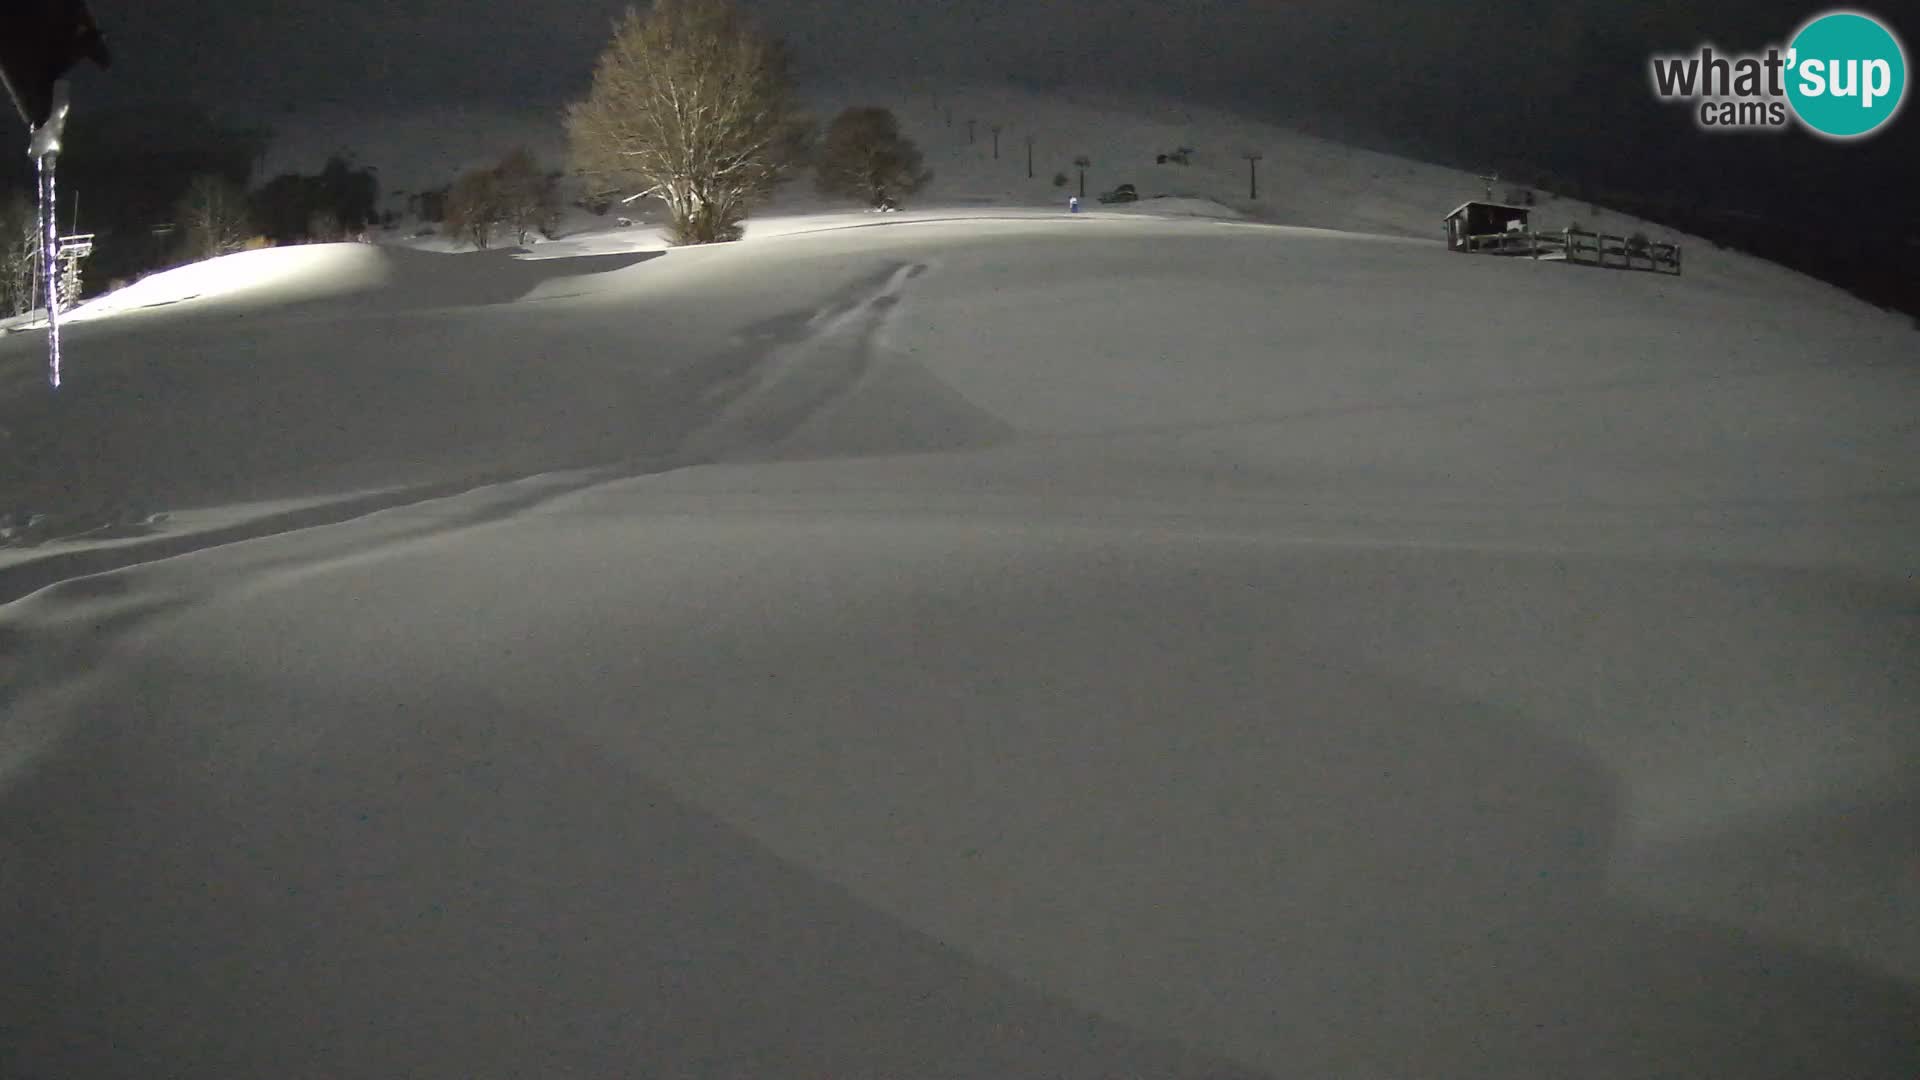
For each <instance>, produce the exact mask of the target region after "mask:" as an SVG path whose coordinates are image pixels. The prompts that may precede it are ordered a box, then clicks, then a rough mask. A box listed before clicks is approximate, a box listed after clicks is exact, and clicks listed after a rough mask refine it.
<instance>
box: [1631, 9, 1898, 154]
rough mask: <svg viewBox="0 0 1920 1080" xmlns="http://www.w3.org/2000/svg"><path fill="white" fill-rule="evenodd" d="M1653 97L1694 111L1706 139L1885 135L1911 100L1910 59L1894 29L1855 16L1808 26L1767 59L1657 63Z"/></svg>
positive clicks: (1704, 54)
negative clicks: (1727, 134) (1802, 132)
mask: <svg viewBox="0 0 1920 1080" xmlns="http://www.w3.org/2000/svg"><path fill="white" fill-rule="evenodd" d="M1650 68H1651V75H1652V78H1653V92H1654V94H1655V95H1656V96H1657V97H1659V98H1661V99H1662V100H1666V101H1684V102H1688V103H1689V104H1690V105H1691V106H1692V107H1693V115H1694V122H1695V123H1696V124H1698V125H1699V126H1700V127H1701V128H1702V129H1704V130H1708V131H1764V130H1770V129H1771V130H1778V129H1783V128H1786V127H1787V126H1788V125H1789V124H1791V123H1793V122H1795V121H1798V122H1799V123H1800V125H1801V126H1802V127H1805V128H1806V129H1807V130H1808V131H1811V132H1813V133H1814V134H1816V135H1820V136H1823V137H1825V138H1829V139H1857V138H1862V137H1864V136H1867V135H1872V134H1874V133H1875V132H1878V131H1881V130H1883V129H1884V128H1885V127H1886V126H1887V124H1888V123H1890V122H1891V121H1892V120H1893V117H1894V114H1896V113H1898V112H1899V111H1900V106H1901V104H1902V102H1903V101H1904V100H1905V98H1906V92H1907V56H1906V51H1905V50H1904V49H1902V48H1901V45H1900V39H1899V38H1898V37H1896V36H1895V35H1894V32H1893V28H1892V27H1890V26H1888V25H1887V24H1886V23H1885V22H1882V21H1881V20H1879V19H1876V18H1874V17H1873V16H1871V15H1863V14H1861V13H1859V12H1857V11H1830V12H1828V13H1826V14H1825V15H1820V16H1818V17H1816V18H1814V19H1811V20H1809V21H1808V22H1807V23H1806V24H1805V25H1803V26H1801V27H1800V29H1799V30H1798V31H1796V32H1795V33H1794V35H1793V38H1792V40H1791V41H1790V42H1789V43H1788V44H1787V45H1786V46H1785V47H1781V46H1778V45H1775V46H1772V47H1770V48H1768V49H1767V50H1766V51H1765V52H1763V53H1739V54H1726V53H1721V52H1719V51H1717V50H1715V49H1714V48H1713V46H1711V45H1703V46H1701V47H1700V50H1699V51H1698V52H1697V53H1692V54H1687V55H1674V56H1656V57H1654V58H1653V60H1652V61H1651V64H1650Z"/></svg>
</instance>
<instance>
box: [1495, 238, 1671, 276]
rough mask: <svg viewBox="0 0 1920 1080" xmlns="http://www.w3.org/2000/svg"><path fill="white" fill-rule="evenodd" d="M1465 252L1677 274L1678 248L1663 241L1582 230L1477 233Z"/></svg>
mask: <svg viewBox="0 0 1920 1080" xmlns="http://www.w3.org/2000/svg"><path fill="white" fill-rule="evenodd" d="M1466 250H1467V251H1471V252H1476V253H1481V254H1488V255H1523V256H1530V257H1532V258H1535V259H1565V260H1566V261H1567V262H1577V263H1584V264H1586V265H1588V266H1602V267H1610V268H1612V269H1617V270H1650V271H1653V272H1654V273H1659V274H1678V273H1680V245H1679V244H1670V243H1666V242H1664V241H1657V240H1646V241H1639V242H1636V241H1635V240H1634V239H1633V238H1632V237H1627V236H1614V235H1612V234H1610V233H1596V232H1588V231H1586V230H1585V229H1562V230H1560V231H1559V232H1557V233H1556V232H1545V233H1536V232H1526V231H1514V232H1498V233H1481V234H1479V235H1477V236H1469V237H1467V238H1466Z"/></svg>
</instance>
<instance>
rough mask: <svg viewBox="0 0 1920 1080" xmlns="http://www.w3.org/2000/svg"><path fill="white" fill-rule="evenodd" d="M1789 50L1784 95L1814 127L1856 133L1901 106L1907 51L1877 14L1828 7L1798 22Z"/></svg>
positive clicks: (1846, 135) (1841, 134)
mask: <svg viewBox="0 0 1920 1080" xmlns="http://www.w3.org/2000/svg"><path fill="white" fill-rule="evenodd" d="M1788 50H1789V51H1788V64H1789V65H1790V66H1789V68H1788V72H1787V100H1788V101H1789V102H1791V103H1792V105H1793V111H1794V113H1795V115H1797V116H1799V117H1800V122H1801V123H1803V124H1805V125H1807V127H1809V128H1812V129H1813V130H1814V131H1815V132H1817V133H1819V134H1821V135H1825V136H1827V137H1829V138H1834V139H1853V138H1858V137H1859V136H1862V135H1866V134H1868V133H1870V132H1872V131H1874V130H1876V129H1878V128H1879V127H1881V126H1882V125H1883V124H1885V123H1886V122H1887V121H1889V120H1891V119H1893V114H1894V113H1896V112H1899V111H1900V103H1901V101H1902V100H1903V99H1904V98H1905V97H1906V93H1907V56H1906V53H1905V52H1904V51H1903V50H1902V49H1901V48H1900V40H1899V39H1898V38H1896V37H1894V36H1893V31H1892V30H1889V29H1888V28H1887V27H1886V26H1884V25H1882V24H1881V22H1880V21H1879V20H1878V19H1875V18H1873V17H1872V16H1870V15H1862V14H1860V13H1858V12H1854V11H1835V12H1830V13H1828V14H1826V15H1822V16H1820V17H1819V18H1817V19H1814V20H1813V21H1812V22H1809V23H1808V24H1807V25H1805V26H1803V27H1801V28H1800V32H1799V33H1798V34H1796V35H1794V39H1793V41H1792V43H1791V44H1790V45H1789V46H1788Z"/></svg>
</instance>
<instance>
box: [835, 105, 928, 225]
mask: <svg viewBox="0 0 1920 1080" xmlns="http://www.w3.org/2000/svg"><path fill="white" fill-rule="evenodd" d="M920 161H921V159H920V148H919V147H917V146H915V145H913V140H912V139H909V138H907V137H906V136H904V135H902V134H900V122H899V121H898V120H896V119H894V115H893V113H892V111H891V110H888V109H882V108H876V107H872V106H868V107H864V108H853V109H848V110H846V111H845V112H842V113H841V114H840V115H839V116H836V117H834V118H833V123H831V124H828V125H827V133H826V136H825V137H824V138H822V139H821V140H820V149H819V151H818V152H817V153H816V154H815V155H814V181H815V184H816V185H817V186H818V187H819V189H820V192H821V194H823V195H851V196H853V197H855V198H859V199H864V200H866V201H867V202H869V203H870V204H871V205H873V206H881V205H883V204H885V203H887V202H888V201H890V200H891V199H893V198H894V197H895V196H899V195H911V194H913V193H914V192H916V191H919V190H920V189H921V188H922V187H925V186H926V183H927V181H928V180H931V179H932V178H933V173H931V172H929V171H928V170H926V169H924V168H922V167H921V164H920Z"/></svg>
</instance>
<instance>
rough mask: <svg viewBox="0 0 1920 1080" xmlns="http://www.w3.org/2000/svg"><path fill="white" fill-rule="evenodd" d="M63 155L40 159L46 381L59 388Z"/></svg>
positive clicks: (41, 259)
mask: <svg viewBox="0 0 1920 1080" xmlns="http://www.w3.org/2000/svg"><path fill="white" fill-rule="evenodd" d="M59 159H60V155H59V154H56V153H49V154H43V155H41V157H40V159H39V163H40V280H41V281H42V282H44V283H45V288H46V294H47V382H48V383H49V384H50V385H52V386H53V388H54V389H56V390H57V389H59V388H60V299H61V298H60V212H59V211H60V200H59V198H58V191H57V190H56V189H55V187H54V183H53V180H54V166H55V164H57V163H58V161H59Z"/></svg>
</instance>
